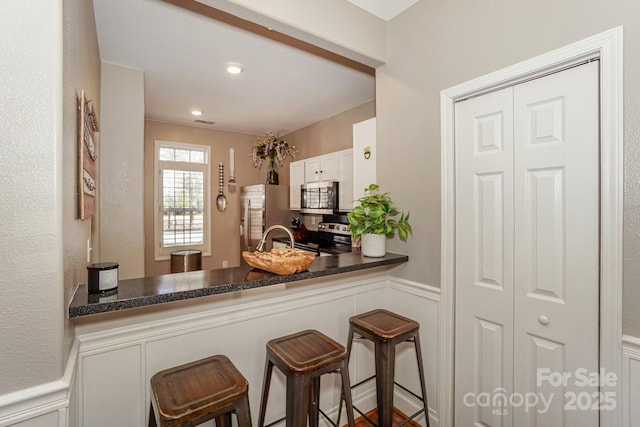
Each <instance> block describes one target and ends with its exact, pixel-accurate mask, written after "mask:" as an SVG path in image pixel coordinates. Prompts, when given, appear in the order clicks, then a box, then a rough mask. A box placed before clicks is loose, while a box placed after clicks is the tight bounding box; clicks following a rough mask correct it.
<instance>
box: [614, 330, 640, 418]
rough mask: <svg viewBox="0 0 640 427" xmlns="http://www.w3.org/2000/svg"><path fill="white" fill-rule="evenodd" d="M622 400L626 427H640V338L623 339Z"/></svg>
mask: <svg viewBox="0 0 640 427" xmlns="http://www.w3.org/2000/svg"><path fill="white" fill-rule="evenodd" d="M622 369H623V371H622V393H623V396H622V399H618V404H620V403H622V405H623V408H622V410H623V418H622V419H623V423H624V424H623V425H624V427H637V426H640V407H639V406H638V402H640V338H636V337H631V336H628V335H625V336H623V337H622Z"/></svg>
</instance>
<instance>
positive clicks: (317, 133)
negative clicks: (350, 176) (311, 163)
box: [286, 101, 376, 160]
mask: <svg viewBox="0 0 640 427" xmlns="http://www.w3.org/2000/svg"><path fill="white" fill-rule="evenodd" d="M375 116H376V105H375V101H370V102H367V103H365V104H362V105H359V106H357V107H354V108H352V109H350V110H347V111H344V112H342V113H340V114H336V115H335V116H333V117H329V118H328V119H325V120H323V121H321V122H318V123H314V124H312V125H309V126H306V127H304V128H302V129H299V130H297V131H295V132H292V133H290V134H288V135H287V136H286V140H287V142H289V143H291V144H293V145H295V146H296V147H297V148H298V154H296V160H300V159H307V158H309V157H314V156H318V155H320V154H326V153H331V152H334V151H340V150H346V149H347V148H351V147H352V146H353V124H354V123H358V122H361V121H363V120H367V119H370V118H372V117H375Z"/></svg>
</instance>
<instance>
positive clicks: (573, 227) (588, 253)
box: [455, 63, 599, 427]
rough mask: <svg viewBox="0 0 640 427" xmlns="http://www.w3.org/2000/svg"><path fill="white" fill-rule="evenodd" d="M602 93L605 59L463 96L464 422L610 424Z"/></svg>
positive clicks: (459, 243) (460, 345)
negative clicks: (602, 308)
mask: <svg viewBox="0 0 640 427" xmlns="http://www.w3.org/2000/svg"><path fill="white" fill-rule="evenodd" d="M598 105H599V101H598V64H597V63H591V64H587V65H582V66H580V67H576V68H573V69H569V70H565V71H563V72H560V73H556V74H553V75H550V76H546V77H543V78H540V79H536V80H533V81H530V82H527V83H523V84H521V85H517V86H514V87H513V88H509V89H504V90H501V91H498V92H495V93H489V94H487V95H483V96H481V97H478V98H472V99H469V100H466V101H463V102H459V103H457V104H456V107H455V108H456V116H455V120H456V340H455V421H456V425H457V426H465V427H466V426H516V427H529V426H540V427H542V426H554V427H563V426H568V427H578V426H580V427H582V426H597V425H598V412H597V411H595V410H590V408H586V410H585V408H584V406H585V405H584V403H589V404H591V403H596V404H597V403H598V402H597V401H596V399H594V397H597V395H594V394H593V393H594V392H597V387H588V386H583V384H582V383H581V381H580V378H578V377H577V376H576V374H580V373H594V372H597V369H598V290H599V265H598V261H599V212H598V211H599V205H598V204H599V200H598V198H599V185H598V183H599V158H598V150H599V136H598V135H599V129H598V119H599V109H598ZM540 370H546V372H547V373H549V374H553V375H568V377H567V380H566V384H562V385H559V386H558V384H555V383H553V382H551V381H545V380H544V379H542V377H541V376H540V374H541V372H542V371H540ZM546 378H550V377H546ZM555 378H556V377H555V376H554V379H555ZM580 393H582V396H583V397H585V399H583V400H582V401H581V400H580V399H575V401H574V402H573V403H574V404H575V407H576V409H582V410H573V406H572V405H571V403H572V402H571V397H572V396H578V395H579V394H580ZM534 395H535V396H538V398H540V397H544V398H545V399H546V401H550V406H549V407H545V405H543V404H542V403H539V404H538V405H537V406H534V407H527V406H526V404H525V403H524V402H526V401H527V400H526V399H531V398H533V397H534ZM501 397H502V399H500V398H501ZM521 397H522V398H523V399H525V400H524V401H522V400H520V398H521ZM487 398H488V399H489V400H487ZM496 398H497V399H496ZM587 398H588V399H587ZM505 399H506V401H507V402H506V403H507V404H506V405H504V401H505ZM567 399H569V400H567ZM529 402H531V401H530V400H529ZM496 403H498V404H497V405H496ZM501 403H503V404H502V405H501ZM589 406H590V405H589Z"/></svg>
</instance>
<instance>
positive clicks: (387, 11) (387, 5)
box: [347, 0, 418, 21]
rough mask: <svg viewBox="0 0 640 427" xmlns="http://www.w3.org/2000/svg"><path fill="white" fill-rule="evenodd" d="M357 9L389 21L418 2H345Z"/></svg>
mask: <svg viewBox="0 0 640 427" xmlns="http://www.w3.org/2000/svg"><path fill="white" fill-rule="evenodd" d="M347 1H349V2H351V3H353V4H355V5H356V6H358V7H361V8H362V9H364V10H366V11H368V12H370V13H372V14H374V15H376V16H377V17H378V18H382V19H384V20H385V21H389V20H390V19H391V18H393V17H394V16H396V15H398V14H399V13H400V12H402V11H404V10H405V9H407V8H409V6H411V5H412V4H414V3H416V2H417V1H418V0H347Z"/></svg>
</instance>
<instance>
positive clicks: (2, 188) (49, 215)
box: [0, 0, 65, 395]
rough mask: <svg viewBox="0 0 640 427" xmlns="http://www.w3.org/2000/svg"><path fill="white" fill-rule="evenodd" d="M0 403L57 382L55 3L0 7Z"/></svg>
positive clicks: (58, 71)
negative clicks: (9, 396) (12, 395)
mask: <svg viewBox="0 0 640 427" xmlns="http://www.w3.org/2000/svg"><path fill="white" fill-rule="evenodd" d="M0 8H1V9H2V12H1V13H0V38H1V39H2V44H1V46H0V63H1V64H2V66H0V82H3V83H2V90H0V135H2V150H1V151H0V200H2V208H3V214H2V215H0V253H1V254H2V261H1V263H0V313H1V315H0V316H1V319H2V320H1V323H2V326H1V327H0V343H1V344H0V361H1V362H0V395H2V394H4V393H9V392H12V391H17V390H20V389H23V388H26V387H29V386H34V385H39V384H42V383H44V382H47V381H51V380H54V379H56V378H59V377H60V376H61V374H62V366H63V353H64V351H63V335H64V332H63V322H64V321H63V319H64V305H65V304H64V271H63V256H62V244H63V238H62V226H63V197H62V191H63V183H62V177H63V174H62V169H63V159H62V155H63V150H62V146H63V144H62V141H63V138H62V135H63V132H62V124H63V120H62V119H63V117H62V92H63V91H62V78H63V77H62V57H63V53H62V0H34V1H30V2H21V1H9V2H3V3H2V6H0Z"/></svg>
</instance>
